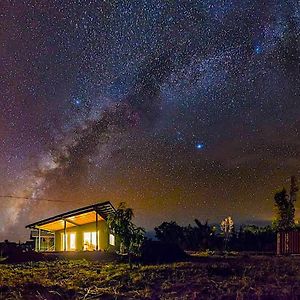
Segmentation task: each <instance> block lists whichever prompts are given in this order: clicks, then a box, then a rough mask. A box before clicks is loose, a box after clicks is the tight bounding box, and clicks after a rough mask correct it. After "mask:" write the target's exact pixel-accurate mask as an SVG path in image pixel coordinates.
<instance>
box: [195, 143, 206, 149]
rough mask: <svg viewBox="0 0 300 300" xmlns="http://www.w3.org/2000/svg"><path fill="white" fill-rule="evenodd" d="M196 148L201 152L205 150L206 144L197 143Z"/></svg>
mask: <svg viewBox="0 0 300 300" xmlns="http://www.w3.org/2000/svg"><path fill="white" fill-rule="evenodd" d="M196 148H197V149H199V150H201V149H203V148H204V144H203V143H197V144H196Z"/></svg>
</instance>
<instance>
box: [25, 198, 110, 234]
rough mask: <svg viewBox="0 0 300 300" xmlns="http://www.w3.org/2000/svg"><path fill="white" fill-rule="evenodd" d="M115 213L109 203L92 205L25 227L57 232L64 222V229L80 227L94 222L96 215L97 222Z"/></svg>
mask: <svg viewBox="0 0 300 300" xmlns="http://www.w3.org/2000/svg"><path fill="white" fill-rule="evenodd" d="M114 212H115V208H114V207H113V205H112V204H111V203H110V201H106V202H101V203H96V204H92V205H89V206H85V207H81V208H78V209H74V210H71V211H68V212H65V213H62V214H59V215H56V216H53V217H50V218H47V219H43V220H40V221H37V222H35V223H32V224H29V225H26V228H39V229H43V230H48V231H58V230H62V229H63V228H64V221H66V228H70V227H74V226H80V225H84V224H88V223H92V222H95V221H96V213H97V214H98V216H100V217H98V220H99V221H100V220H106V219H107V216H108V215H109V214H111V213H114Z"/></svg>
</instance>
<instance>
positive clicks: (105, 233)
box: [55, 220, 114, 251]
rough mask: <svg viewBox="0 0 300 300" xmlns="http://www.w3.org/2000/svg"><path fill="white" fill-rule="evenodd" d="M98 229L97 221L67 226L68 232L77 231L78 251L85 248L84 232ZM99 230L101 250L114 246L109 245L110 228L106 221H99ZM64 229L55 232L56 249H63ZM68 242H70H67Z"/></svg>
mask: <svg viewBox="0 0 300 300" xmlns="http://www.w3.org/2000/svg"><path fill="white" fill-rule="evenodd" d="M95 231H96V222H93V223H89V224H85V225H81V226H74V227H71V228H67V230H66V232H67V234H69V233H76V240H75V243H76V249H75V250H76V251H81V250H83V234H84V232H95ZM98 232H99V240H98V245H99V250H107V249H108V248H114V247H112V246H110V245H109V229H108V226H107V223H106V221H104V220H102V221H98ZM63 233H64V230H59V231H56V232H55V250H56V251H63V250H64V249H63V248H62V234H63ZM67 243H68V242H67Z"/></svg>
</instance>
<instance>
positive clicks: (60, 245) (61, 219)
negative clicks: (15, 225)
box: [26, 201, 117, 251]
mask: <svg viewBox="0 0 300 300" xmlns="http://www.w3.org/2000/svg"><path fill="white" fill-rule="evenodd" d="M114 211H115V209H114V207H113V206H112V204H111V203H110V202H109V201H107V202H102V203H97V204H93V205H89V206H85V207H82V208H79V209H75V210H72V211H68V212H65V213H62V214H59V215H56V216H53V217H50V218H47V219H44V220H40V221H37V222H35V223H32V224H29V225H27V226H26V228H29V229H31V239H33V240H34V242H35V243H34V244H35V250H36V251H97V250H102V251H103V250H117V249H116V247H117V246H116V240H115V236H114V235H113V234H112V233H111V232H110V230H109V227H108V225H107V217H108V215H109V214H111V213H114Z"/></svg>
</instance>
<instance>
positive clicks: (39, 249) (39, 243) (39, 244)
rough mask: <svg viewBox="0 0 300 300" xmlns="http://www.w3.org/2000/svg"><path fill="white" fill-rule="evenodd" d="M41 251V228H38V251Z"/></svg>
mask: <svg viewBox="0 0 300 300" xmlns="http://www.w3.org/2000/svg"><path fill="white" fill-rule="evenodd" d="M40 251H41V229H40V228H39V237H38V252H40Z"/></svg>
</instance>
